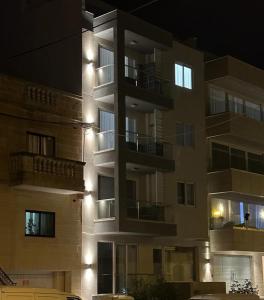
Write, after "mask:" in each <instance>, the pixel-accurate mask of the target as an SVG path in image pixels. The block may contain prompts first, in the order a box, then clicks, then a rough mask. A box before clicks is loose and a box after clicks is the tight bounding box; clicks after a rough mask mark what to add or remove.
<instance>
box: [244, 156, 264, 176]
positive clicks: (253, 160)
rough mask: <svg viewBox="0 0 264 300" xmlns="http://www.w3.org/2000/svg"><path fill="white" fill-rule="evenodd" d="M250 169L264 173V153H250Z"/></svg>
mask: <svg viewBox="0 0 264 300" xmlns="http://www.w3.org/2000/svg"><path fill="white" fill-rule="evenodd" d="M248 171H249V172H254V173H260V174H263V173H264V167H263V156H262V155H259V154H254V153H248Z"/></svg>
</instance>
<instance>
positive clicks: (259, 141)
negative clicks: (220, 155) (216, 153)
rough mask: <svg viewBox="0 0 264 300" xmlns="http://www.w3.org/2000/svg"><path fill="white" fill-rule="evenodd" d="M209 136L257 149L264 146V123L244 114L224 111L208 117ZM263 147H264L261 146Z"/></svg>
mask: <svg viewBox="0 0 264 300" xmlns="http://www.w3.org/2000/svg"><path fill="white" fill-rule="evenodd" d="M206 126H207V130H206V132H207V137H210V138H215V137H216V138H217V140H218V141H222V142H224V143H232V144H238V145H240V144H246V145H248V146H251V147H253V148H256V149H260V148H261V147H263V146H264V140H263V138H262V137H263V135H264V123H263V122H261V121H258V120H255V119H252V118H250V117H247V116H245V115H244V114H238V113H232V112H223V113H219V114H216V115H210V116H208V117H207V118H206ZM261 149H262V148H261Z"/></svg>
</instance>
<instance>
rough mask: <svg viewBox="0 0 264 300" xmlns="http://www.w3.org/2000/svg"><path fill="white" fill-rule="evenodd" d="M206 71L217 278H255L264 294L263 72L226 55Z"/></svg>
mask: <svg viewBox="0 0 264 300" xmlns="http://www.w3.org/2000/svg"><path fill="white" fill-rule="evenodd" d="M205 74H206V82H207V91H208V101H207V118H206V126H207V141H208V153H209V157H210V159H209V163H208V172H209V173H208V192H209V203H210V207H211V214H210V217H211V219H210V221H211V222H210V223H211V225H210V229H211V230H210V243H211V252H212V257H211V263H212V266H213V278H214V280H215V281H225V282H227V288H229V286H230V283H231V282H232V281H233V280H239V281H240V280H243V279H251V280H252V281H253V282H254V284H256V285H258V287H259V289H260V294H261V295H263V293H264V290H263V252H264V244H263V229H264V203H263V196H264V190H263V178H264V177H263V174H264V168H263V150H264V144H263V130H264V127H263V104H264V102H263V98H264V72H263V70H260V69H257V68H255V67H253V66H251V65H248V64H246V63H244V62H242V61H239V60H237V59H235V58H233V57H230V56H226V57H223V58H219V59H215V60H212V61H209V62H207V63H206V67H205Z"/></svg>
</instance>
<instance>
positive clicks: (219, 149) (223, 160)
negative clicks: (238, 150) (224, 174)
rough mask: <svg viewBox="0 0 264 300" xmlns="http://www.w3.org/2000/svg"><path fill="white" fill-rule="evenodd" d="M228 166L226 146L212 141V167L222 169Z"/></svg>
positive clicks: (227, 149)
mask: <svg viewBox="0 0 264 300" xmlns="http://www.w3.org/2000/svg"><path fill="white" fill-rule="evenodd" d="M228 168H229V148H228V146H225V145H220V144H216V143H212V169H213V170H224V169H228Z"/></svg>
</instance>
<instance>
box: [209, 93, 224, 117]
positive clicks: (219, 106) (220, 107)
mask: <svg viewBox="0 0 264 300" xmlns="http://www.w3.org/2000/svg"><path fill="white" fill-rule="evenodd" d="M209 104H210V109H209V112H210V114H219V113H222V112H225V111H226V99H225V91H223V90H220V89H215V88H210V89H209Z"/></svg>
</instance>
